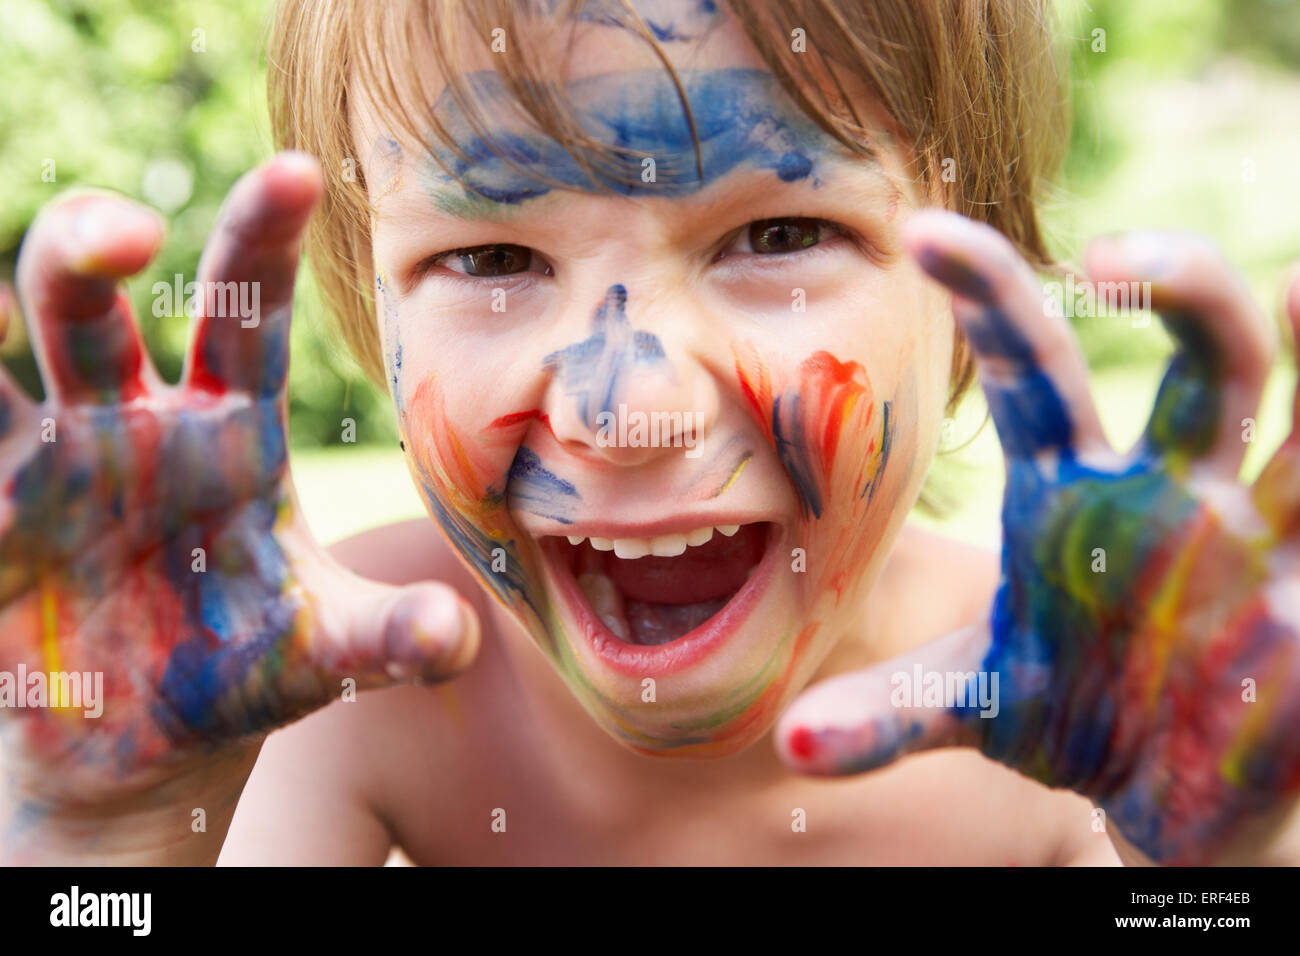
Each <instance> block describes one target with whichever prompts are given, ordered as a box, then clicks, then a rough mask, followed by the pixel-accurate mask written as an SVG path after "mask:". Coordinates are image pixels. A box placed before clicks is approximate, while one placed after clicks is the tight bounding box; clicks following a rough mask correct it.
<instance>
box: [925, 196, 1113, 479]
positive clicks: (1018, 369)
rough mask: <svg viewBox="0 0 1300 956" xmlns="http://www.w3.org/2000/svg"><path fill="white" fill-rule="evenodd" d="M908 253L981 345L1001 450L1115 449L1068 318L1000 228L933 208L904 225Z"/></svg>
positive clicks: (979, 356) (979, 357)
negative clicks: (948, 296)
mask: <svg viewBox="0 0 1300 956" xmlns="http://www.w3.org/2000/svg"><path fill="white" fill-rule="evenodd" d="M904 241H905V242H906V244H907V246H908V248H909V250H910V251H911V253H912V255H913V256H914V257H915V258H916V260H917V262H918V263H920V265H921V268H923V269H924V270H925V271H926V272H927V273H929V274H930V276H931V277H933V278H934V279H936V280H937V281H939V282H941V283H943V284H944V285H945V286H947V287H948V288H949V289H951V290H952V292H953V293H954V295H953V315H954V316H955V318H956V319H957V321H958V322H959V323H960V325H961V327H962V329H963V331H964V332H965V333H966V335H967V337H968V338H969V339H970V342H971V344H972V345H973V346H974V349H975V357H976V361H977V363H978V365H979V368H980V380H981V384H982V386H983V388H984V393H985V395H986V396H987V397H988V403H989V410H990V411H991V413H992V415H993V421H994V424H995V425H996V426H997V430H998V437H999V439H1000V440H1001V442H1002V448H1003V451H1004V452H1005V453H1006V454H1007V456H1008V457H1011V458H1033V457H1035V456H1037V455H1039V454H1041V453H1043V452H1049V451H1055V452H1058V453H1060V452H1063V451H1066V450H1077V451H1080V452H1092V453H1105V452H1109V450H1110V444H1109V442H1108V441H1107V440H1106V436H1105V432H1103V430H1102V427H1101V422H1100V420H1099V419H1098V417H1097V411H1096V408H1095V407H1094V405H1093V402H1092V395H1091V393H1090V391H1089V389H1088V370H1087V366H1086V365H1085V364H1084V361H1083V356H1082V355H1081V353H1080V352H1079V348H1078V344H1077V342H1076V341H1075V338H1074V335H1073V333H1072V332H1071V331H1070V327H1069V325H1068V324H1067V323H1066V321H1065V318H1064V316H1063V315H1062V314H1061V311H1060V309H1059V308H1058V307H1056V306H1055V304H1054V303H1053V304H1049V301H1048V299H1047V297H1046V295H1045V293H1044V290H1043V285H1042V283H1041V282H1040V281H1039V280H1038V278H1037V276H1036V275H1035V274H1034V271H1033V269H1032V268H1030V266H1029V264H1028V263H1027V262H1025V261H1024V260H1023V259H1022V258H1021V257H1020V256H1019V254H1018V253H1017V252H1016V251H1015V249H1014V248H1013V247H1012V245H1011V243H1010V242H1009V241H1008V240H1007V239H1006V238H1005V237H1004V236H1002V235H1001V234H1000V233H999V232H998V231H997V230H995V229H993V228H992V227H991V226H987V225H985V224H983V223H977V222H974V221H972V220H970V219H966V218H965V217H963V216H959V215H957V214H956V213H951V212H946V211H943V210H938V209H929V210H924V211H922V212H919V213H917V214H916V215H914V216H913V217H912V218H911V220H909V222H908V224H907V226H906V227H905V230H904Z"/></svg>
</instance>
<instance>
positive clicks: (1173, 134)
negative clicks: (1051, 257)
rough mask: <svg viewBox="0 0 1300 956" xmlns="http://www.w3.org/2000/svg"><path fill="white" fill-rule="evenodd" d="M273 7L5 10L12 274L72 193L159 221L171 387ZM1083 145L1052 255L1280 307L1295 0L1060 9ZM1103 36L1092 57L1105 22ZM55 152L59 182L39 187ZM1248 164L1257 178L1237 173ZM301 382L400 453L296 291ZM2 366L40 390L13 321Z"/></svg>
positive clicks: (253, 135) (6, 262)
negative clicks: (1126, 264)
mask: <svg viewBox="0 0 1300 956" xmlns="http://www.w3.org/2000/svg"><path fill="white" fill-rule="evenodd" d="M269 11H270V0H226V2H201V0H177V2H172V3H167V4H162V3H157V2H153V0H5V2H4V4H3V7H2V8H0V88H2V89H3V90H4V96H3V97H0V175H3V177H4V182H5V183H6V184H7V185H8V187H9V188H8V189H7V190H6V191H5V192H4V193H3V194H0V281H11V280H12V275H13V268H14V263H15V259H16V256H17V251H18V246H19V243H20V241H21V239H22V236H23V233H24V231H25V230H26V229H27V227H28V226H29V225H30V223H31V221H32V219H33V217H34V216H35V214H36V212H37V210H38V209H39V208H40V207H41V206H42V205H43V204H44V203H46V202H47V201H49V200H50V199H51V198H52V197H54V196H55V195H57V194H58V193H59V192H60V191H62V190H64V189H67V188H69V187H71V186H81V185H90V186H99V187H105V188H110V189H116V190H120V191H122V192H124V193H126V194H128V195H131V196H133V197H135V198H138V199H141V200H142V201H145V202H148V203H150V204H151V205H154V206H156V207H158V208H160V209H161V210H162V211H163V212H164V214H165V215H167V217H168V218H169V221H170V233H169V237H168V240H167V243H166V245H165V247H164V249H163V250H162V252H161V254H160V255H159V257H158V259H157V261H156V262H154V263H153V264H152V265H151V266H150V267H149V268H148V269H147V270H146V272H145V273H144V274H142V275H141V276H139V277H137V278H136V279H134V280H132V282H131V283H130V284H129V288H130V291H131V293H132V298H133V300H134V302H135V305H136V309H137V312H138V314H139V316H140V320H141V325H142V328H143V330H144V333H145V337H146V340H147V341H148V343H149V346H150V349H151V351H152V353H153V355H154V358H155V361H156V363H157V364H158V366H159V369H160V370H161V372H162V374H163V375H164V377H165V378H168V379H169V380H175V378H176V376H177V375H178V374H179V371H180V366H181V362H182V357H183V353H184V348H185V342H186V339H187V335H188V330H187V322H186V320H185V318H184V317H183V316H161V317H156V316H154V315H153V297H152V295H151V289H152V286H153V284H154V283H155V282H158V281H163V282H168V283H170V282H172V281H173V280H174V276H176V275H177V274H179V275H181V276H182V277H184V280H185V281H189V280H192V279H193V278H194V271H195V267H196V265H197V262H198V257H199V253H200V251H201V250H202V247H203V243H204V241H205V239H206V237H207V234H208V232H209V230H210V229H211V227H212V225H213V223H214V221H215V219H216V216H217V211H218V208H219V206H220V204H221V201H222V198H223V197H224V195H225V193H226V191H227V190H228V189H229V188H230V186H231V184H232V183H233V182H234V181H235V179H236V178H238V176H239V175H240V174H241V173H242V172H244V171H245V170H246V169H248V168H249V167H251V166H253V165H255V164H256V163H257V162H258V161H259V160H261V159H263V158H265V156H266V155H268V154H269V152H270V136H269V133H268V124H267V118H266V106H265V69H266V65H265V55H264V42H263V37H264V26H265V21H266V18H267V16H268V14H269ZM1058 20H1059V23H1060V27H1059V35H1060V37H1061V42H1062V45H1063V47H1065V48H1066V49H1067V50H1068V52H1069V56H1070V62H1071V87H1072V100H1073V107H1074V119H1073V139H1072V143H1071V149H1070V152H1069V155H1068V158H1067V161H1066V164H1065V169H1064V172H1063V177H1062V182H1061V186H1062V192H1061V194H1060V196H1059V198H1058V199H1057V200H1056V201H1055V202H1054V203H1053V205H1052V207H1051V208H1050V209H1049V210H1048V222H1049V228H1050V233H1051V234H1052V235H1053V236H1054V237H1055V240H1056V242H1055V245H1056V247H1057V250H1058V252H1059V253H1060V255H1061V256H1062V257H1063V258H1064V259H1067V260H1077V259H1078V257H1079V252H1080V250H1081V248H1082V244H1083V241H1084V240H1085V239H1086V238H1088V237H1090V236H1092V235H1095V234H1097V233H1102V232H1112V231H1116V230H1120V229H1126V228H1136V227H1138V226H1153V227H1166V228H1183V229H1192V230H1197V231H1202V232H1207V233H1209V234H1211V235H1213V236H1215V237H1216V238H1217V239H1218V240H1219V241H1220V242H1221V243H1222V245H1223V246H1224V247H1225V250H1226V251H1227V252H1228V254H1229V256H1230V257H1231V258H1232V259H1233V260H1234V261H1235V262H1237V263H1238V265H1239V266H1241V267H1242V268H1243V269H1244V271H1245V272H1246V275H1247V278H1248V279H1249V280H1250V281H1251V282H1252V284H1253V285H1254V287H1255V289H1256V291H1257V293H1258V294H1259V295H1260V296H1261V298H1262V300H1263V301H1266V302H1271V301H1273V299H1272V297H1273V295H1274V293H1275V286H1276V283H1277V281H1278V279H1279V277H1280V272H1281V269H1282V267H1283V265H1284V264H1285V263H1286V262H1287V261H1289V260H1291V259H1294V258H1296V257H1297V256H1300V216H1297V215H1296V214H1295V211H1296V210H1300V177H1296V176H1295V174H1294V170H1295V168H1296V165H1297V163H1300V110H1297V109H1296V104H1297V103H1298V102H1300V80H1297V77H1296V69H1297V67H1300V11H1298V9H1297V4H1296V2H1295V0H1142V2H1140V3H1134V2H1132V0H1087V2H1085V0H1062V2H1060V3H1059V4H1058ZM1098 29H1101V30H1104V31H1105V33H1104V37H1105V51H1104V52H1097V51H1095V50H1094V49H1093V47H1094V45H1095V34H1094V31H1095V30H1098ZM49 160H52V161H53V163H54V170H55V181H53V182H47V181H45V180H44V179H43V178H42V173H43V171H45V169H46V163H47V161H49ZM1247 164H1249V168H1250V169H1251V170H1252V171H1253V172H1254V174H1255V178H1254V179H1249V178H1247V177H1246V176H1245V175H1244V171H1245V169H1246V168H1247ZM299 292H300V296H299V298H300V300H301V302H302V308H300V309H299V310H298V312H297V313H296V318H295V327H294V335H293V344H292V356H293V359H292V370H291V376H290V396H291V413H292V414H291V421H292V431H293V442H294V444H295V445H298V446H320V445H330V444H338V443H339V440H340V435H341V431H342V429H341V425H340V422H341V421H342V419H343V418H345V417H350V418H353V419H355V421H356V436H357V440H358V442H361V443H373V442H379V443H388V442H393V441H395V432H394V429H393V425H392V411H391V409H390V408H389V406H388V403H387V398H386V396H384V395H383V394H381V393H380V392H378V391H377V390H376V389H374V388H373V387H372V386H371V385H370V384H368V383H367V382H366V381H365V380H364V379H363V378H362V377H361V376H360V375H359V374H358V373H357V372H356V371H355V370H354V369H353V367H352V366H351V363H350V362H349V361H348V360H347V359H346V357H344V356H343V355H342V354H341V353H340V351H339V350H338V349H337V348H336V347H335V345H334V340H333V338H332V337H331V336H330V335H328V333H327V332H326V331H325V329H324V316H323V315H321V314H320V308H319V307H318V306H317V305H316V300H315V297H314V296H313V295H312V292H311V288H310V283H309V282H300V284H299ZM1079 330H1080V332H1081V333H1082V334H1083V336H1084V343H1085V347H1086V349H1087V351H1088V353H1089V358H1090V360H1091V361H1092V362H1094V363H1096V364H1099V365H1102V366H1105V365H1109V364H1132V363H1134V362H1138V363H1144V364H1146V365H1149V366H1154V364H1155V363H1156V362H1157V361H1158V359H1159V358H1160V357H1161V356H1162V355H1163V354H1164V352H1165V351H1166V350H1167V348H1168V343H1167V340H1166V339H1165V338H1164V337H1163V336H1162V335H1161V334H1160V333H1159V331H1158V330H1156V329H1155V328H1154V327H1153V328H1152V329H1150V330H1144V331H1142V332H1141V334H1137V333H1135V332H1134V331H1132V330H1131V326H1130V324H1129V323H1128V322H1126V321H1123V320H1090V321H1088V320H1085V321H1083V322H1081V323H1080V325H1079ZM4 359H5V361H6V363H7V364H8V365H10V367H11V368H12V369H13V370H14V371H15V373H16V374H17V376H18V377H19V378H20V380H22V381H23V383H24V384H25V385H26V386H27V387H28V388H29V389H30V390H31V391H32V392H33V394H39V386H38V383H37V376H36V371H35V367H34V364H33V362H32V359H31V356H30V354H29V352H28V349H27V346H26V343H25V341H24V338H23V335H22V334H21V329H19V330H17V332H16V333H15V331H12V330H11V334H10V341H9V342H7V343H6V345H5V347H4Z"/></svg>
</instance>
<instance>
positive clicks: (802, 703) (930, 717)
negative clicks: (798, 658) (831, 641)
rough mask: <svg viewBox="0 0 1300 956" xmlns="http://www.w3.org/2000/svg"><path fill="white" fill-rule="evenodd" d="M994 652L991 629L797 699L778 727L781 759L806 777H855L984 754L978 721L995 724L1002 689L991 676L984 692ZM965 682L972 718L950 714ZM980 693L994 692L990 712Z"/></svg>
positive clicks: (951, 638)
mask: <svg viewBox="0 0 1300 956" xmlns="http://www.w3.org/2000/svg"><path fill="white" fill-rule="evenodd" d="M989 646H990V640H989V631H988V628H987V627H984V626H978V627H971V628H967V629H966V630H963V631H954V632H953V633H952V634H949V635H947V636H945V637H941V638H939V639H938V640H937V641H932V642H931V643H929V644H927V645H925V646H924V647H922V648H921V649H920V650H918V651H917V652H915V653H914V654H911V655H909V656H907V657H901V658H896V659H895V660H892V661H888V662H886V663H884V664H879V665H877V666H876V667H872V668H869V669H868V670H863V671H858V672H856V673H853V674H845V675H843V676H840V677H836V678H833V679H831V680H828V681H826V682H824V683H821V684H818V685H817V686H816V687H814V688H813V689H812V690H809V691H807V692H805V693H804V694H802V695H801V696H800V697H799V698H797V699H796V700H795V702H794V703H793V704H791V705H790V708H789V709H788V710H787V711H786V712H785V713H784V714H783V715H782V717H781V719H780V721H779V722H778V723H777V726H776V734H775V736H776V743H777V751H778V752H779V753H780V755H781V758H782V760H784V761H785V762H786V764H788V765H789V766H790V767H792V768H793V769H795V770H798V771H800V772H801V773H808V774H849V773H861V772H862V771H865V770H872V769H874V768H876V767H882V766H884V765H885V764H888V763H890V762H892V761H894V760H897V759H898V758H899V757H902V756H904V755H906V754H909V753H913V752H915V751H919V750H931V749H934V748H936V747H952V746H969V747H974V746H978V745H979V743H980V740H981V737H980V733H979V730H980V728H979V727H978V724H979V722H980V719H979V717H978V716H977V715H978V713H979V712H981V710H984V711H985V712H990V719H993V717H995V716H996V710H995V708H996V707H997V706H998V701H997V700H996V689H997V686H998V685H997V684H994V683H991V682H990V681H989V679H988V677H987V676H986V677H985V678H984V684H983V685H981V684H980V679H981V678H980V674H981V673H982V671H981V668H982V667H983V661H984V658H985V655H986V654H987V653H988V649H989ZM966 675H973V676H974V682H973V683H969V684H968V683H965V680H966ZM935 681H938V684H937V685H936V684H935ZM959 681H961V682H962V683H961V686H962V688H963V690H962V694H963V696H962V698H961V702H963V703H965V702H967V701H969V703H970V705H971V706H970V707H968V708H966V709H965V710H958V709H954V708H953V707H951V706H949V704H950V703H952V702H954V701H956V700H957V697H956V694H954V695H953V697H952V700H949V698H948V695H947V688H948V687H949V686H952V687H953V688H954V690H955V688H956V686H957V684H958V682H959ZM936 686H937V687H940V688H942V692H941V693H940V695H939V697H940V698H941V699H936V695H935V690H934V688H935V687H936ZM981 686H982V687H983V689H984V691H985V692H987V691H989V690H990V689H991V690H992V691H994V692H995V693H994V696H993V697H992V698H989V699H988V708H985V707H983V706H982V704H981V700H980V698H981ZM967 691H969V697H967V696H965V695H966V693H967ZM985 697H986V698H987V697H988V695H987V693H985ZM990 708H993V709H992V710H990Z"/></svg>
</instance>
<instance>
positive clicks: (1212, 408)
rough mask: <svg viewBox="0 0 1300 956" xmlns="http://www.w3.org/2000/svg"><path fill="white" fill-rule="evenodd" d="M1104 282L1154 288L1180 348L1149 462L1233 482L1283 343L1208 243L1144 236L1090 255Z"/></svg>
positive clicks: (1156, 415) (1162, 396) (1156, 416)
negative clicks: (1164, 460) (1247, 429)
mask: <svg viewBox="0 0 1300 956" xmlns="http://www.w3.org/2000/svg"><path fill="white" fill-rule="evenodd" d="M1087 263H1088V271H1089V274H1090V276H1091V278H1092V279H1093V280H1094V281H1095V282H1098V283H1101V282H1122V283H1138V282H1149V283H1151V285H1150V289H1151V303H1150V304H1151V307H1152V308H1153V309H1155V310H1156V311H1157V312H1158V313H1159V314H1160V317H1161V319H1162V320H1163V321H1164V323H1165V327H1166V328H1167V329H1168V330H1169V332H1170V334H1172V335H1173V336H1174V337H1175V338H1176V339H1177V340H1178V344H1179V351H1178V354H1177V355H1175V356H1174V359H1173V361H1172V362H1171V363H1170V365H1169V370H1168V372H1167V373H1166V374H1165V378H1164V381H1163V382H1162V383H1161V386H1160V391H1159V393H1158V394H1157V396H1156V403H1155V408H1154V409H1153V410H1152V412H1151V419H1150V421H1149V422H1148V424H1147V431H1146V437H1145V439H1144V440H1145V443H1146V446H1147V448H1148V449H1149V450H1150V451H1151V453H1152V454H1156V455H1161V456H1166V457H1172V458H1174V459H1175V460H1182V461H1190V460H1193V459H1195V460H1199V461H1201V462H1203V463H1205V464H1207V465H1209V466H1210V467H1211V468H1213V469H1214V470H1216V471H1218V472H1220V473H1222V474H1223V475H1224V476H1226V477H1231V478H1236V477H1237V473H1238V471H1239V470H1240V468H1241V462H1242V458H1243V457H1244V456H1245V453H1246V445H1245V443H1244V442H1243V441H1242V440H1241V429H1242V427H1243V426H1242V420H1243V419H1245V418H1249V417H1251V416H1253V415H1255V414H1256V412H1257V411H1258V410H1259V400H1260V396H1261V394H1262V393H1263V390H1264V381H1265V379H1266V378H1267V377H1268V371H1269V367H1270V366H1271V364H1272V361H1273V356H1274V353H1275V351H1276V342H1275V338H1276V336H1275V335H1274V333H1273V329H1272V328H1271V327H1270V326H1269V324H1268V323H1267V322H1265V321H1264V317H1263V315H1261V314H1260V311H1259V309H1257V308H1256V306H1255V303H1254V302H1253V301H1252V299H1251V296H1250V292H1249V290H1247V289H1246V287H1245V285H1244V283H1243V282H1242V281H1241V279H1240V278H1239V277H1238V276H1237V274H1236V272H1235V271H1234V270H1233V269H1232V268H1231V267H1229V265H1228V264H1227V262H1226V261H1225V260H1224V259H1223V256H1222V255H1220V254H1219V252H1218V251H1217V250H1216V249H1215V248H1214V246H1213V245H1212V244H1211V243H1209V242H1208V241H1206V240H1204V239H1201V238H1199V237H1197V236H1191V235H1184V234H1179V233H1158V232H1143V233H1133V234H1131V235H1127V236H1123V237H1120V238H1116V239H1102V240H1098V241H1096V242H1094V243H1093V244H1092V245H1091V246H1090V247H1089V249H1088V254H1087Z"/></svg>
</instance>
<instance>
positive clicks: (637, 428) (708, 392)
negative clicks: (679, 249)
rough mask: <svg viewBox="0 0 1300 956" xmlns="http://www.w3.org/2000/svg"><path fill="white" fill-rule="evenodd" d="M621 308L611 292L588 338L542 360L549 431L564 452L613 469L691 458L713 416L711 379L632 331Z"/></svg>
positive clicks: (619, 294) (618, 294)
mask: <svg viewBox="0 0 1300 956" xmlns="http://www.w3.org/2000/svg"><path fill="white" fill-rule="evenodd" d="M627 306H628V294H627V290H626V289H625V288H624V287H623V286H621V285H614V286H610V287H609V289H608V290H606V292H605V297H604V300H603V301H602V302H600V303H599V305H598V306H597V307H596V308H595V310H594V315H593V316H592V320H591V326H590V331H589V334H588V335H587V336H586V337H585V338H583V339H581V340H578V341H575V342H573V343H571V344H569V345H567V346H565V347H563V348H561V349H558V350H556V351H555V352H552V353H551V354H550V355H548V356H547V357H546V367H547V368H548V370H550V372H551V374H552V378H551V383H550V386H549V387H548V389H547V392H546V398H545V405H546V412H547V415H548V417H549V419H550V423H551V430H552V432H553V433H554V435H555V437H556V438H557V439H558V440H559V441H560V442H561V443H562V444H563V445H564V446H565V447H566V448H567V449H569V450H570V451H573V452H575V453H578V454H583V455H588V456H595V457H598V458H601V459H604V460H606V461H609V462H611V463H613V464H619V465H639V464H643V463H644V462H647V461H650V460H652V459H655V458H659V457H662V456H663V455H666V454H677V455H681V454H687V455H689V456H690V457H696V455H698V454H699V452H698V451H696V449H697V448H698V447H699V445H701V444H702V443H703V441H704V438H705V436H706V435H707V434H708V432H709V429H710V428H711V426H712V424H713V421H714V419H715V417H716V415H717V406H718V396H717V390H716V387H715V385H714V383H713V380H712V378H711V377H710V375H709V374H708V373H707V371H706V370H705V369H704V368H703V367H702V366H701V365H700V364H699V363H698V362H697V361H696V360H695V359H694V358H693V357H692V356H690V355H689V354H685V352H684V350H680V349H675V348H665V346H664V344H663V342H662V341H661V340H660V338H659V336H658V335H656V334H655V333H654V332H652V331H650V329H648V328H636V327H634V326H633V323H632V321H631V319H630V318H629V316H628V307H627ZM638 318H639V319H640V320H641V321H646V319H647V317H646V316H639V317H638Z"/></svg>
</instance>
